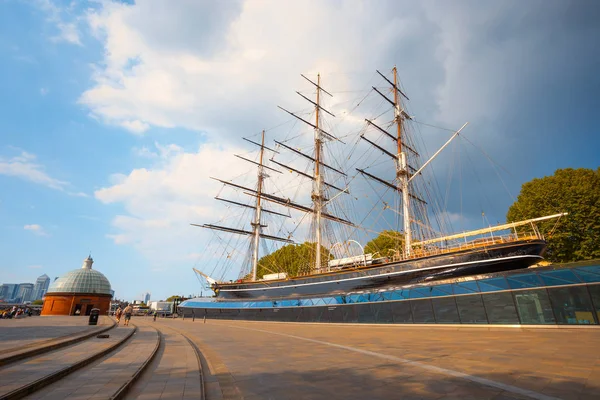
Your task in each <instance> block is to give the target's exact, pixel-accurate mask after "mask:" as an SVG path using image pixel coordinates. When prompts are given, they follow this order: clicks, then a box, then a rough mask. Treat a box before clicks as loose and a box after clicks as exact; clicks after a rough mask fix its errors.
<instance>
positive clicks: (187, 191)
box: [94, 144, 248, 264]
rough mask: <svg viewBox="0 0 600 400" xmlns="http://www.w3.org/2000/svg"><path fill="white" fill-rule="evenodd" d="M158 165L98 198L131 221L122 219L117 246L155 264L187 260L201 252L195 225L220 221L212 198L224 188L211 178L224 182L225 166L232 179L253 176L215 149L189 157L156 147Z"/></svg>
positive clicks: (117, 221) (124, 178) (117, 220)
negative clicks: (132, 249) (118, 208)
mask: <svg viewBox="0 0 600 400" xmlns="http://www.w3.org/2000/svg"><path fill="white" fill-rule="evenodd" d="M155 147H156V153H153V152H151V151H150V150H147V151H148V153H151V154H155V158H154V165H153V166H152V167H150V168H139V169H135V170H133V171H131V172H130V173H129V174H128V175H117V176H115V177H113V178H112V184H111V185H110V186H108V187H105V188H102V189H99V190H97V191H96V192H95V194H94V195H95V197H96V199H98V200H99V201H101V202H103V203H105V204H112V203H119V204H122V205H123V207H124V210H125V211H126V214H125V215H117V216H115V217H114V218H113V220H112V222H111V225H112V227H113V233H111V234H109V235H108V237H109V238H111V239H112V240H113V241H114V243H115V244H119V245H124V244H127V245H133V246H134V247H136V248H137V249H138V250H140V251H141V252H142V253H143V254H144V255H146V256H147V257H148V258H149V259H151V260H152V261H153V263H158V264H160V263H168V262H170V261H173V260H174V259H180V260H181V259H185V258H186V254H189V253H192V252H194V250H196V251H197V249H198V246H199V245H200V240H199V235H205V234H206V233H205V232H200V229H199V228H194V227H191V226H190V225H189V224H190V223H193V222H206V221H210V220H214V219H217V216H216V214H215V210H214V201H213V200H212V197H213V196H214V195H215V193H217V192H218V189H219V187H220V186H221V184H220V183H218V182H216V181H213V180H210V179H208V176H221V175H222V172H223V171H222V168H223V165H224V162H226V163H227V175H228V176H238V175H242V174H244V173H246V172H247V170H248V165H247V164H246V163H245V162H243V161H241V160H238V159H236V158H235V157H233V156H232V154H231V153H230V152H229V150H227V151H225V150H223V149H221V148H219V147H217V146H214V145H203V146H202V147H201V148H200V149H199V151H198V152H195V153H186V152H183V150H182V149H181V148H180V147H179V146H175V145H167V146H161V145H158V144H157V145H156V146H155Z"/></svg>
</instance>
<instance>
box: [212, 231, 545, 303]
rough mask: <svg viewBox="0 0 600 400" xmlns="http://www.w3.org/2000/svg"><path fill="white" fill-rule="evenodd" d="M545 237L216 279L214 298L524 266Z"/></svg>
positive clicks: (343, 289) (535, 258) (325, 290)
mask: <svg viewBox="0 0 600 400" xmlns="http://www.w3.org/2000/svg"><path fill="white" fill-rule="evenodd" d="M545 250H546V242H545V241H543V240H527V241H521V242H513V243H507V244H497V245H493V246H489V247H485V248H479V249H472V250H466V251H458V252H454V253H448V254H442V255H436V256H429V257H423V258H418V259H413V260H407V261H402V262H396V263H387V264H382V265H377V266H371V267H366V268H362V269H354V270H351V271H337V272H332V273H328V274H318V275H312V276H307V277H299V278H294V279H289V280H281V281H268V282H261V281H258V282H251V283H231V284H219V285H218V287H217V290H216V293H217V297H218V301H221V300H224V301H227V300H240V299H248V300H268V299H286V298H300V297H310V296H327V295H339V294H346V293H350V292H355V291H362V290H378V289H385V288H389V287H395V286H402V285H407V284H414V283H420V282H431V281H436V280H440V279H447V278H456V277H462V276H469V275H477V274H485V273H493V272H500V271H508V270H512V269H521V268H527V267H529V266H531V265H533V264H536V263H537V262H539V261H541V259H542V256H543V254H544V252H545Z"/></svg>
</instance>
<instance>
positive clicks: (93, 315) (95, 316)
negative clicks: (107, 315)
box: [88, 308, 100, 325]
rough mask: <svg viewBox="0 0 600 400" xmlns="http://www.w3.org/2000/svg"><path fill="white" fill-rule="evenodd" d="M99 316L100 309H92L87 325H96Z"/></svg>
mask: <svg viewBox="0 0 600 400" xmlns="http://www.w3.org/2000/svg"><path fill="white" fill-rule="evenodd" d="M99 316H100V309H98V308H92V311H90V319H89V321H88V325H98V317H99Z"/></svg>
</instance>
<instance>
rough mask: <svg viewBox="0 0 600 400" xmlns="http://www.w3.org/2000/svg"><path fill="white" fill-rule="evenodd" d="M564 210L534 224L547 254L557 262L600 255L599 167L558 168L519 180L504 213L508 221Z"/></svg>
mask: <svg viewBox="0 0 600 400" xmlns="http://www.w3.org/2000/svg"><path fill="white" fill-rule="evenodd" d="M559 212H568V213H569V215H567V216H566V217H562V218H561V219H560V220H559V221H558V222H557V221H556V220H550V221H544V222H542V223H539V224H538V227H539V228H540V231H541V232H542V233H544V234H545V236H546V240H547V241H548V254H547V258H549V259H550V260H552V261H557V262H567V261H578V260H587V259H593V258H599V257H600V168H598V169H597V170H596V171H594V170H591V169H585V168H579V169H572V168H567V169H559V170H556V172H555V173H554V175H551V176H546V177H544V178H536V179H533V180H532V181H530V182H527V183H525V184H523V186H522V187H521V193H520V194H519V197H518V198H517V201H516V202H515V203H514V204H513V205H512V206H510V208H509V209H508V213H507V215H506V220H507V221H508V222H514V221H519V220H524V219H529V218H537V217H543V216H545V215H550V214H556V213H559Z"/></svg>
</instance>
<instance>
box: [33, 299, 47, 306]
mask: <svg viewBox="0 0 600 400" xmlns="http://www.w3.org/2000/svg"><path fill="white" fill-rule="evenodd" d="M42 304H44V300H42V299H40V300H34V301H32V302H31V305H32V306H41V305H42Z"/></svg>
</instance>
